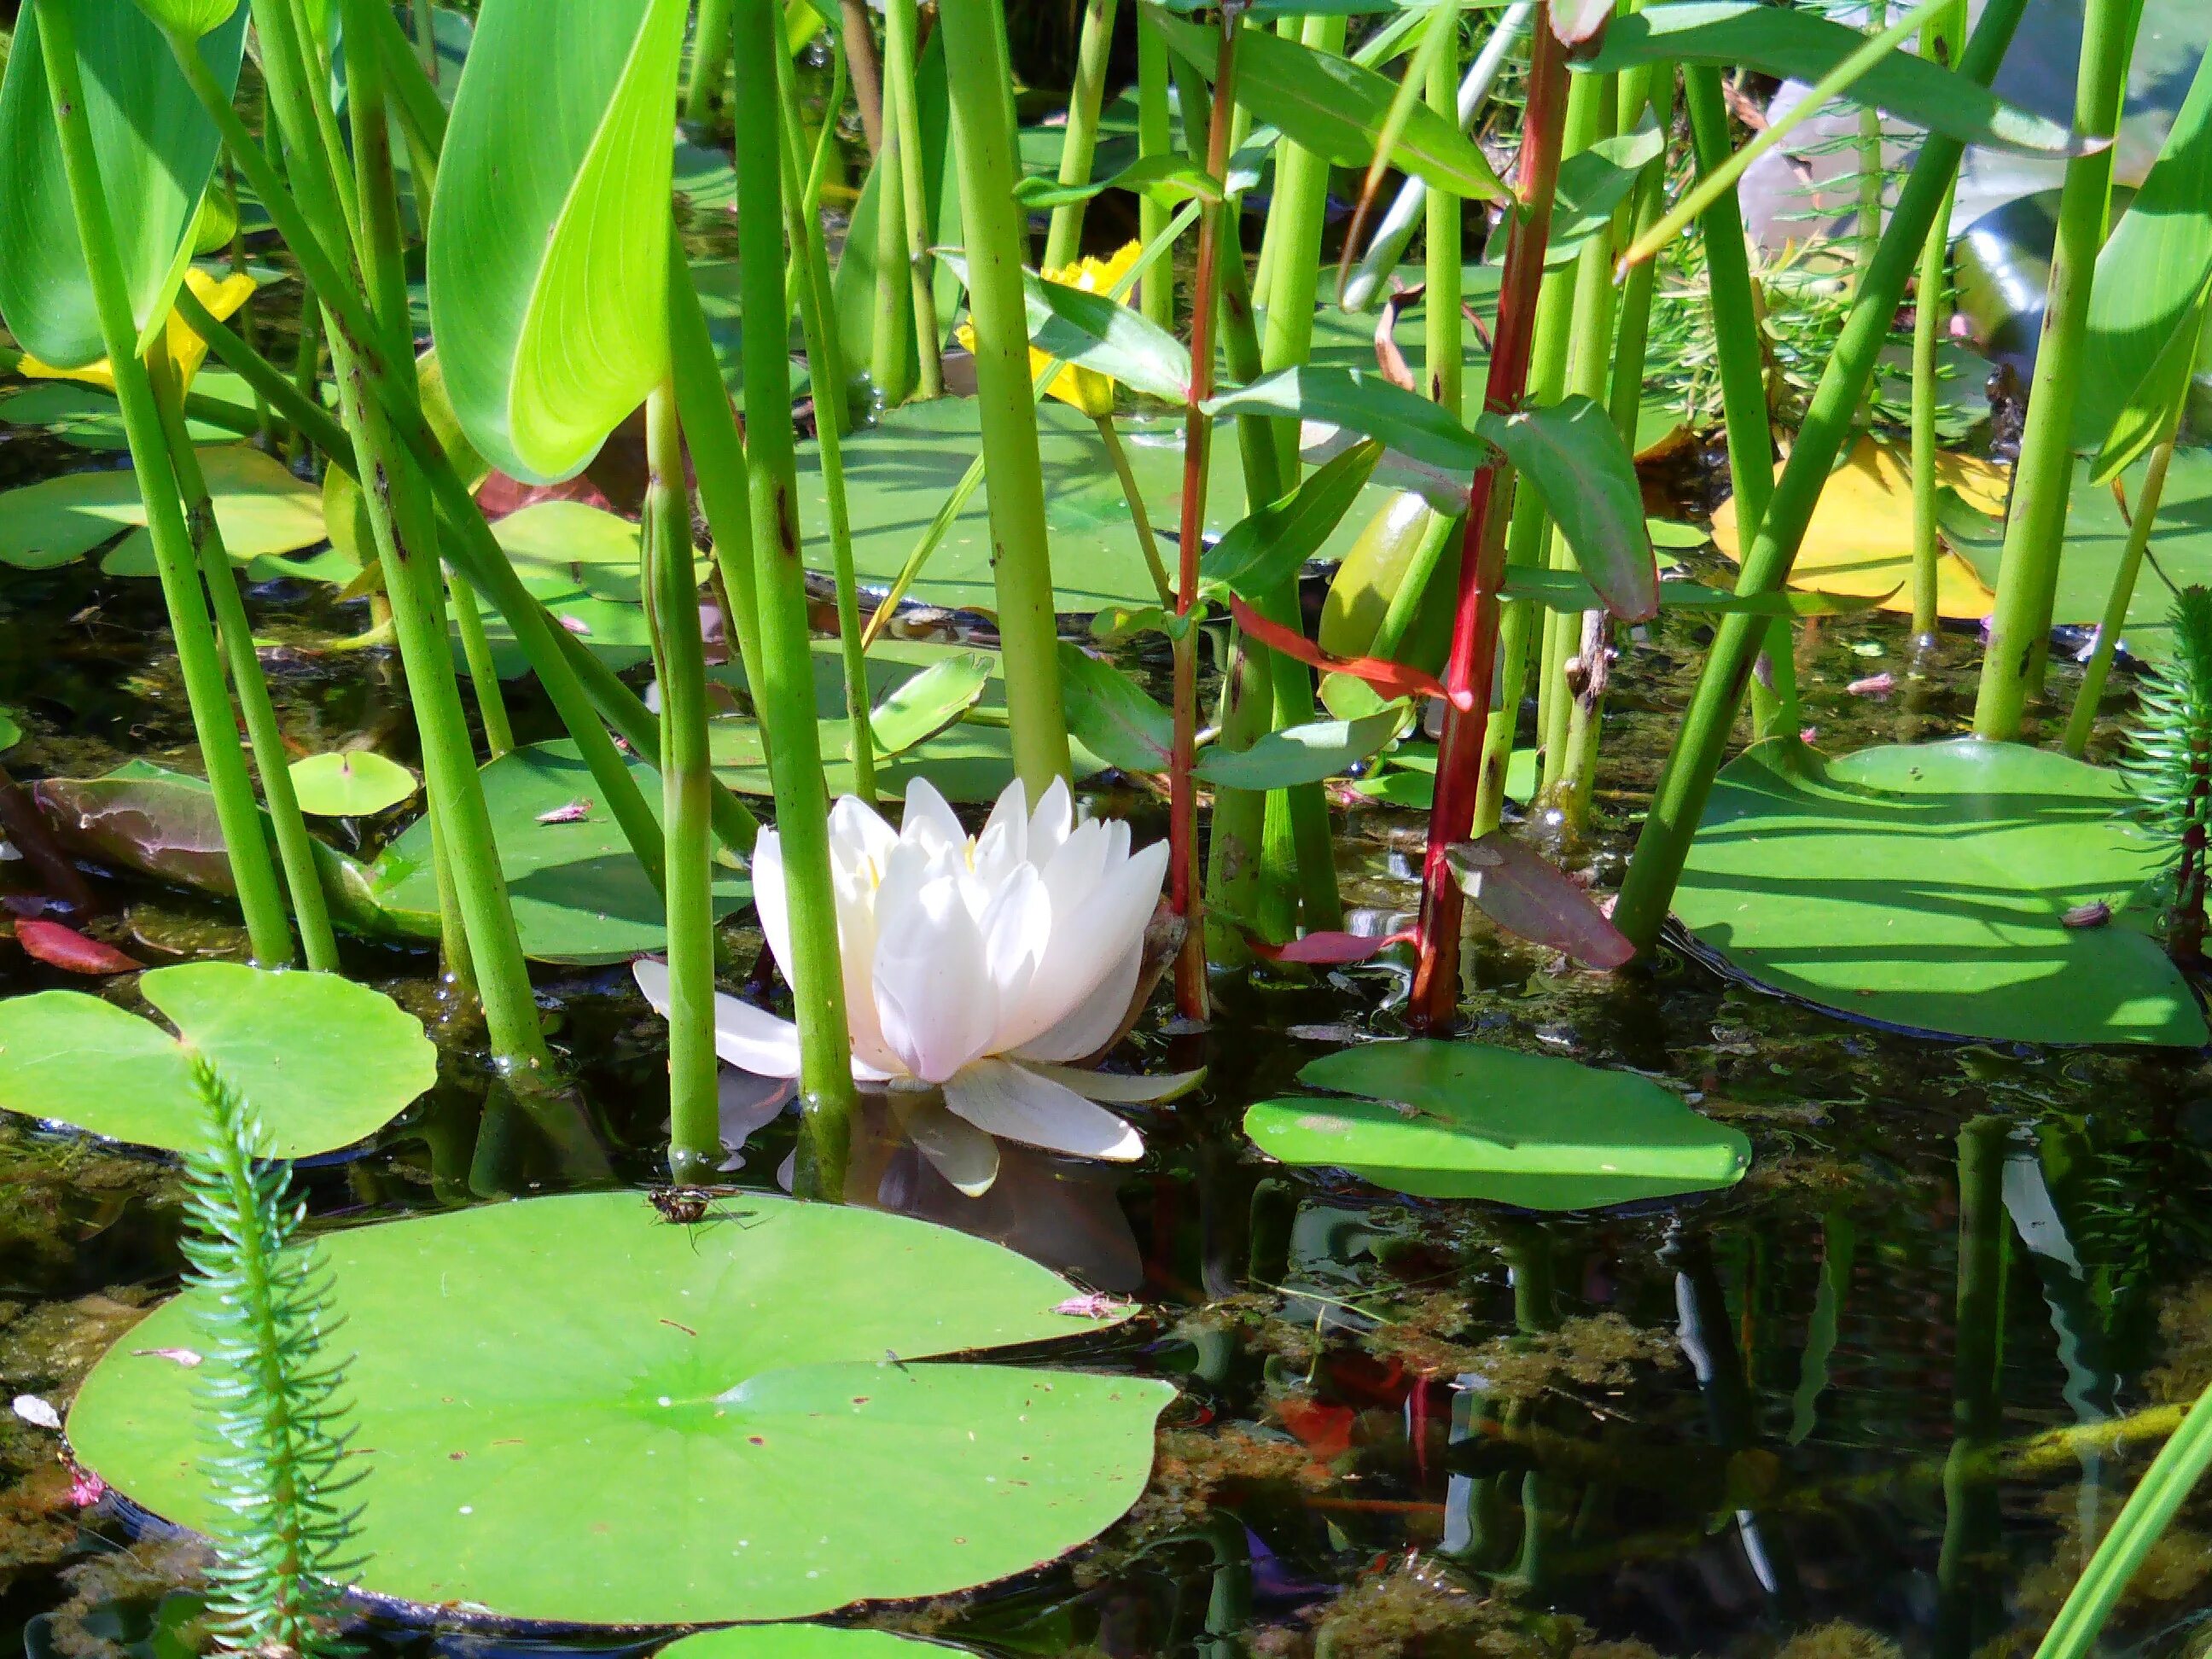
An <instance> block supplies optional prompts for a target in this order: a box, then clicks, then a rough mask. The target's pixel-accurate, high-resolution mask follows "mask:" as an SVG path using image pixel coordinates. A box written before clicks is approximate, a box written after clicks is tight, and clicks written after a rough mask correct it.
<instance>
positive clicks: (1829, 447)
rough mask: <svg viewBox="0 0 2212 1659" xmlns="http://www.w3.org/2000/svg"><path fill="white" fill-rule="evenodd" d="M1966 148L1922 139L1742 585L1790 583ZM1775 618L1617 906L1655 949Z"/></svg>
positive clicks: (1714, 657)
mask: <svg viewBox="0 0 2212 1659" xmlns="http://www.w3.org/2000/svg"><path fill="white" fill-rule="evenodd" d="M2026 4H2027V0H1990V4H1989V5H1988V6H1987V7H1986V8H1985V9H1984V11H1983V13H1982V19H1981V22H1980V25H1979V26H1978V27H1977V28H1976V29H1975V31H1974V34H1973V39H1972V40H1971V41H1969V42H1968V44H1967V46H1966V52H1965V54H1964V56H1963V57H1962V58H1960V64H1959V73H1960V74H1961V75H1964V76H1966V77H1967V78H1968V79H1970V80H1972V81H1975V82H1978V83H1980V84H1982V85H1984V86H1986V85H1988V84H1989V80H1990V76H1991V75H1993V74H1994V73H1995V72H1996V66H1997V64H1998V63H1999V62H2000V61H2001V60H2002V58H2003V56H2004V52H2005V48H2006V47H2007V46H2008V45H2010V44H2011V41H2012V37H2013V32H2014V30H2015V29H2016V28H2017V27H2019V24H2020V16H2021V10H2022V9H2023V8H2024V7H2025V6H2026ZM1964 148H1965V147H1964V146H1963V145H1962V144H1960V143H1959V142H1958V141H1957V140H1956V139H1952V138H1946V137H1942V135H1941V134H1937V133H1931V134H1929V137H1927V139H1926V140H1925V142H1924V143H1923V144H1922V146H1921V150H1920V155H1919V159H1918V160H1917V161H1915V162H1914V163H1913V167H1912V172H1911V176H1910V177H1909V178H1907V179H1906V180H1905V188H1904V189H1903V190H1902V191H1900V192H1899V196H1898V199H1897V205H1896V206H1895V208H1894V209H1893V210H1891V213H1890V219H1889V226H1888V228H1887V230H1885V231H1884V232H1883V234H1882V239H1881V247H1880V249H1879V250H1877V251H1876V252H1875V258H1874V262H1873V264H1870V265H1869V267H1868V268H1867V271H1866V275H1865V277H1864V279H1863V281H1862V282H1861V283H1860V284H1859V288H1858V291H1857V295H1855V297H1854V300H1853V302H1852V306H1851V310H1850V315H1849V317H1848V318H1847V319H1845V321H1844V328H1843V331H1842V334H1841V335H1840V337H1838V340H1837V343H1836V348H1835V350H1834V351H1833V353H1832V355H1831V356H1830V357H1829V359H1828V363H1827V366H1826V368H1824V369H1823V370H1822V371H1821V374H1820V384H1819V385H1818V386H1817V387H1816V388H1815V389H1814V393H1813V397H1812V400H1811V402H1810V404H1808V408H1807V410H1806V415H1805V420H1804V422H1803V424H1802V426H1801V427H1800V428H1799V429H1798V434H1797V442H1796V447H1794V448H1792V449H1791V451H1790V460H1789V463H1788V465H1786V466H1784V469H1783V473H1782V477H1780V478H1779V479H1778V480H1777V481H1776V483H1775V486H1774V491H1773V494H1772V496H1771V499H1770V500H1769V501H1768V502H1767V507H1766V511H1765V513H1764V515H1762V517H1761V519H1760V520H1759V533H1758V535H1757V536H1756V537H1755V538H1752V539H1751V541H1750V542H1749V543H1748V544H1747V551H1746V553H1745V556H1744V561H1743V569H1742V573H1741V575H1740V576H1739V577H1738V579H1737V581H1736V591H1737V592H1739V593H1771V592H1778V590H1779V589H1780V588H1781V586H1782V584H1783V583H1784V581H1785V580H1787V579H1788V577H1789V574H1790V565H1791V563H1792V562H1793V561H1794V560H1795V559H1796V556H1797V549H1798V546H1799V544H1801V543H1802V541H1803V539H1804V536H1805V528H1806V526H1807V525H1808V524H1809V523H1811V521H1812V517H1813V509H1814V506H1815V505H1816V504H1817V503H1818V502H1819V501H1820V494H1821V491H1822V490H1823V489H1825V488H1826V484H1827V482H1828V473H1829V471H1830V469H1831V468H1832V466H1833V465H1835V460H1836V457H1837V456H1838V454H1839V453H1841V452H1842V449H1843V446H1844V442H1845V441H1847V440H1848V439H1849V438H1850V435H1851V431H1852V421H1853V416H1855V415H1856V414H1857V410H1858V408H1859V405H1860V404H1862V403H1863V401H1864V400H1865V398H1866V392H1867V387H1868V386H1869V383H1870V382H1871V381H1872V380H1873V377H1874V372H1875V364H1876V362H1878V360H1879V358H1880V355H1881V349H1882V346H1883V345H1884V343H1886V342H1887V339H1888V337H1889V329H1890V324H1891V322H1892V320H1893V319H1894V318H1895V316H1896V314H1897V307H1898V302H1899V301H1900V300H1902V299H1903V298H1904V295H1905V283H1906V281H1907V279H1908V278H1909V277H1910V276H1911V273H1912V268H1913V266H1914V264H1916V263H1917V261H1918V259H1919V257H1920V250H1921V248H1922V246H1923V244H1924V243H1925V241H1926V240H1927V236H1928V233H1929V229H1930V228H1932V227H1933V225H1934V223H1935V220H1936V210H1937V208H1939V207H1940V206H1941V205H1942V200H1943V197H1944V196H1945V194H1946V193H1947V192H1948V191H1949V189H1950V185H1951V179H1952V175H1953V173H1954V172H1955V171H1956V170H1957V167H1958V165H1959V157H1960V154H1961V153H1962V152H1963V150H1964ZM1765 622H1766V619H1765V618H1764V617H1752V616H1748V615H1743V614H1737V615H1731V616H1726V617H1722V618H1721V623H1720V626H1719V628H1718V629H1717V630H1716V632H1715V635H1714V638H1713V643H1712V646H1711V648H1710V649H1709V650H1708V652H1707V653H1706V656H1705V668H1704V670H1703V671H1702V672H1701V673H1700V674H1699V677H1698V685H1697V690H1695V692H1693V693H1692V696H1691V700H1690V706H1689V708H1688V709H1687V710H1686V713H1685V714H1684V716H1683V720H1682V726H1681V730H1680V735H1679V736H1678V737H1677V738H1676V739H1675V743H1674V749H1673V750H1672V751H1671V752H1670V753H1669V754H1668V757H1667V763H1666V765H1665V767H1664V768H1663V769H1662V771H1661V773H1660V776H1659V783H1658V787H1657V788H1656V791H1655V792H1654V793H1653V797H1652V801H1651V808H1650V816H1649V817H1646V819H1645V820H1644V829H1643V833H1642V834H1641V835H1640V836H1638V838H1637V843H1636V852H1635V855H1634V857H1633V858H1632V860H1630V863H1629V867H1628V873H1627V876H1626V878H1625V879H1624V881H1623V883H1622V885H1621V890H1620V899H1619V901H1618V902H1616V903H1615V905H1614V907H1613V926H1615V927H1618V928H1620V931H1621V932H1622V933H1625V934H1626V935H1627V937H1628V939H1630V940H1631V941H1632V943H1633V944H1634V945H1636V946H1637V948H1638V949H1639V950H1647V951H1648V950H1649V949H1650V948H1651V946H1652V945H1654V944H1656V942H1657V939H1658V937H1659V929H1660V926H1661V924H1662V923H1663V922H1664V921H1666V919H1667V910H1668V906H1669V905H1670V904H1671V903H1672V902H1673V901H1674V885H1675V884H1676V883H1677V882H1678V881H1680V879H1681V874H1682V863H1683V860H1685V859H1686V857H1687V856H1688V854H1689V848H1690V838H1691V837H1692V836H1694V835H1695V834H1696V833H1697V828H1698V819H1699V816H1700V815H1701V814H1702V813H1703V812H1704V811H1705V798H1706V796H1707V795H1708V793H1710V792H1711V788H1712V783H1713V778H1714V776H1715V775H1716V774H1717V773H1718V772H1719V770H1720V766H1721V760H1722V757H1723V756H1724V755H1725V753H1726V752H1727V749H1728V742H1729V731H1730V729H1731V728H1732V727H1733V726H1734V725H1735V715H1736V710H1737V709H1738V708H1740V707H1741V705H1742V702H1743V691H1744V684H1745V682H1746V681H1747V680H1748V679H1749V678H1750V677H1751V670H1752V664H1753V659H1754V658H1755V657H1756V656H1757V654H1758V651H1759V645H1760V644H1761V642H1762V641H1764V640H1765V636H1766V631H1767V630H1766V628H1765Z"/></svg>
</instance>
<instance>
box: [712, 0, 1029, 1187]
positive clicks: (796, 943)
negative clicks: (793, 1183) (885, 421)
mask: <svg viewBox="0 0 2212 1659" xmlns="http://www.w3.org/2000/svg"><path fill="white" fill-rule="evenodd" d="M968 3H974V0H968ZM780 20H781V12H780V11H779V9H778V8H777V7H776V5H775V0H739V4H738V8H737V14H736V17H735V20H734V24H733V37H734V43H733V46H732V59H733V61H734V63H735V64H736V70H737V104H738V107H739V108H740V109H746V110H753V111H762V112H765V111H769V110H773V109H775V107H776V105H777V101H778V100H777V93H776V82H775V73H776V71H775V59H776V57H777V56H778V55H779V54H780V53H781V50H782V31H781V28H780V27H779V22H780ZM778 125H780V124H777V123H771V122H768V121H758V120H756V121H749V122H740V123H739V124H738V134H737V149H736V161H737V174H738V285H739V289H740V295H741V301H742V304H743V306H744V311H745V313H746V314H748V315H750V316H754V317H781V316H784V315H786V314H787V309H786V307H787V301H786V299H785V297H784V293H783V246H782V244H783V236H784V216H783V162H782V153H781V143H780V140H779V139H778V137H777V126H778ZM1009 188H1011V186H1009ZM1016 274H1017V277H1018V275H1019V273H1018V271H1017V273H1016ZM744 375H745V378H744V396H745V432H746V437H747V441H748V456H747V459H748V460H749V462H750V472H749V478H748V483H749V486H750V493H751V532H752V537H751V539H752V550H753V565H754V588H755V593H756V597H757V605H758V609H759V634H760V660H759V662H758V663H757V664H748V665H747V667H748V669H749V670H750V671H752V678H751V682H750V683H751V686H752V691H753V700H754V702H755V704H756V705H757V707H758V708H759V709H760V711H761V718H762V721H763V724H764V725H765V726H767V728H768V730H769V734H770V738H771V742H770V744H769V775H770V777H771V780H772V781H773V782H774V785H775V816H776V836H777V840H778V842H779V848H780V851H781V857H782V866H783V882H784V894H785V903H786V907H787V915H788V922H787V927H788V931H789V937H790V940H791V954H792V960H791V961H789V962H787V963H782V964H781V966H782V968H783V970H784V974H785V976H786V978H787V979H788V980H789V981H790V982H791V988H792V996H793V1002H794V1006H795V1011H796V1012H797V1014H798V1017H799V1088H800V1091H801V1097H802V1102H803V1109H804V1111H805V1124H806V1133H805V1138H804V1141H803V1144H802V1146H801V1148H800V1153H799V1185H800V1190H801V1191H802V1192H803V1193H811V1194H813V1195H816V1196H819V1197H822V1198H824V1199H828V1200H832V1201H837V1200H842V1198H843V1196H844V1188H845V1162H846V1157H847V1152H848V1143H849V1141H850V1139H851V1127H850V1126H851V1118H852V1110H853V1103H854V1097H853V1062H852V1041H851V1038H850V1036H849V1035H848V1030H847V1027H846V1024H845V984H844V976H843V969H842V967H841V965H840V960H839V955H838V944H837V906H836V894H835V893H834V891H833V890H832V889H831V886H830V878H829V799H828V796H827V794H826V793H825V792H824V790H823V783H822V745H821V738H820V730H819V728H818V727H817V726H816V724H815V714H814V653H813V651H812V649H811V647H810V645H809V642H808V639H807V628H806V568H805V564H804V563H803V562H801V558H800V552H799V479H798V458H797V453H796V451H795V448H794V446H793V436H792V426H791V359H790V356H789V355H788V352H787V349H786V346H785V339H784V334H783V331H781V329H750V330H748V331H746V333H745V337H744ZM1041 511H1042V507H1041V506H1040V512H1041ZM1047 611H1048V617H1047V620H1048V622H1049V605H1048V607H1047ZM1008 679H1009V685H1008V690H1009V692H1010V693H1011V691H1012V689H1013V688H1012V672H1011V664H1010V665H1009V675H1008ZM1061 739H1062V744H1063V751H1062V752H1063V757H1064V755H1065V748H1064V745H1065V742H1066V732H1065V731H1064V730H1063V732H1062V733H1061ZM1063 764H1064V759H1063ZM1046 781H1047V780H1044V779H1040V780H1039V781H1038V782H1037V783H1036V786H1035V787H1036V788H1037V789H1038V790H1040V791H1042V788H1043V787H1044V783H1045V782H1046Z"/></svg>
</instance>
